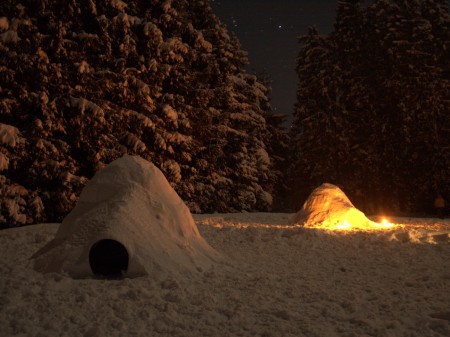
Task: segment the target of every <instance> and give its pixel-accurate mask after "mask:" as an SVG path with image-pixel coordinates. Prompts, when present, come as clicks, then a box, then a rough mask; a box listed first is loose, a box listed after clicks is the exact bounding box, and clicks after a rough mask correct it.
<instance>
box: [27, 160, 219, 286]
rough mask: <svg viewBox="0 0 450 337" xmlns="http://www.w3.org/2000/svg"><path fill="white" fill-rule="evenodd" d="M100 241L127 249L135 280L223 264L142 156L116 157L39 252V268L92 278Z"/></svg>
mask: <svg viewBox="0 0 450 337" xmlns="http://www.w3.org/2000/svg"><path fill="white" fill-rule="evenodd" d="M100 240H115V241H117V242H119V243H120V244H122V245H123V246H124V247H125V248H126V250H127V252H128V255H129V263H128V270H127V273H126V275H127V276H130V277H134V276H142V275H151V276H152V277H153V278H163V277H165V275H166V273H168V272H170V273H183V272H186V271H187V272H194V273H196V272H198V270H203V269H206V270H207V269H210V268H211V267H212V266H213V265H214V263H215V262H216V261H219V260H220V257H219V254H218V253H217V252H216V251H214V249H212V248H211V247H210V246H209V245H208V244H207V243H206V241H205V240H204V239H203V238H202V237H201V235H200V233H199V232H198V229H197V227H196V225H195V223H194V220H193V219H192V215H191V213H190V212H189V209H188V208H187V206H186V205H185V204H184V203H183V201H182V200H181V199H180V197H179V196H178V194H177V193H176V192H175V191H174V189H173V188H172V187H171V186H170V184H169V183H168V181H167V180H166V178H165V177H164V175H163V174H162V172H161V171H160V170H159V169H158V168H157V167H156V166H154V165H153V164H151V163H150V162H148V161H146V160H144V159H142V158H140V157H138V156H124V157H122V158H120V159H117V160H115V161H114V162H112V163H111V164H109V165H108V166H107V167H106V168H104V169H103V170H101V171H99V172H98V173H97V174H96V175H95V176H94V178H93V179H92V180H91V181H90V182H89V183H88V184H87V185H86V187H85V188H84V189H83V191H82V193H81V195H80V199H79V201H78V203H77V205H76V206H75V208H74V209H73V210H72V212H70V213H69V214H68V215H67V217H66V218H64V220H63V222H62V224H61V226H60V227H59V229H58V232H57V233H56V235H55V238H54V239H53V240H52V241H50V242H49V243H48V244H47V245H46V246H45V247H43V248H42V249H41V250H39V251H38V252H37V253H36V254H35V256H34V257H35V259H36V263H35V268H36V270H37V271H41V272H47V273H48V272H67V273H68V274H70V275H71V276H72V277H76V278H81V277H92V276H93V275H92V270H91V265H90V263H89V253H90V250H91V247H92V246H93V245H94V244H95V243H97V242H99V241H100Z"/></svg>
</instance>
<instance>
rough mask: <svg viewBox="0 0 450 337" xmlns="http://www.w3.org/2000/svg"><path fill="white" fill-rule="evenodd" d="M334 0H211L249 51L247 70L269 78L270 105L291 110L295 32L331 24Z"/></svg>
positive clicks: (325, 28)
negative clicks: (313, 26) (270, 88)
mask: <svg viewBox="0 0 450 337" xmlns="http://www.w3.org/2000/svg"><path fill="white" fill-rule="evenodd" d="M336 3H337V2H336V0H321V1H317V0H245V1H235V0H211V4H212V6H213V9H214V11H215V13H216V14H217V15H218V16H219V18H220V19H221V21H222V22H224V23H225V24H226V25H227V27H228V29H229V30H230V31H232V32H234V33H235V34H236V35H237V36H238V38H239V40H240V41H241V44H242V48H243V49H244V50H246V51H248V53H249V61H250V65H249V66H248V71H250V72H256V73H264V74H266V75H268V76H269V77H270V78H271V80H272V83H271V87H272V94H271V96H272V108H273V109H274V110H277V111H280V112H283V113H286V114H291V113H292V111H293V106H294V103H295V101H296V90H297V83H298V78H297V74H296V73H295V66H296V64H295V63H296V58H297V53H298V49H299V46H298V40H297V38H298V36H300V35H302V34H306V33H307V32H308V26H311V25H316V26H317V28H318V30H319V32H320V33H324V34H325V33H329V32H330V31H331V30H332V28H333V23H334V19H335V10H336Z"/></svg>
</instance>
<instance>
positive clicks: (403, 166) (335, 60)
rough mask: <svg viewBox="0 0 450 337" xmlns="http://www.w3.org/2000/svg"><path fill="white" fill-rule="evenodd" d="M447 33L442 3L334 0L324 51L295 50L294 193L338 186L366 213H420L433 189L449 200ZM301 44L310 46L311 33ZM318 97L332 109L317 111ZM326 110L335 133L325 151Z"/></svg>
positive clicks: (447, 22)
mask: <svg viewBox="0 0 450 337" xmlns="http://www.w3.org/2000/svg"><path fill="white" fill-rule="evenodd" d="M448 32H449V14H448V6H447V5H446V4H444V3H443V2H442V1H437V0H436V1H434V0H430V1H413V0H398V1H386V0H376V1H373V2H372V3H370V4H368V5H367V7H365V6H364V5H363V4H362V2H361V1H357V0H355V1H353V0H344V1H340V2H339V4H338V16H337V20H336V25H335V31H334V32H333V33H331V34H330V35H329V36H328V37H324V38H323V41H324V42H323V43H322V46H325V45H327V46H329V47H328V48H323V47H321V48H320V49H318V48H312V47H307V48H305V47H304V46H303V45H302V47H301V49H300V52H299V63H298V64H299V66H298V73H299V80H300V84H299V94H298V103H297V110H296V115H295V119H294V124H293V128H292V133H293V140H294V143H293V144H294V146H293V149H294V155H297V160H296V161H295V162H294V165H297V167H298V169H296V167H295V166H293V170H292V172H293V173H295V172H303V173H304V176H305V177H307V179H304V180H307V182H306V183H305V182H302V181H297V182H296V183H295V184H293V186H305V185H306V184H308V183H311V182H312V183H313V184H317V183H320V182H322V181H332V182H335V183H337V184H340V185H342V187H343V188H345V190H346V193H348V195H349V196H350V198H351V199H352V200H355V201H356V204H357V206H359V207H362V208H363V209H364V210H366V211H368V212H379V211H380V210H385V211H394V212H400V211H404V212H418V211H426V210H427V209H429V208H430V205H431V201H432V200H433V199H434V196H433V195H434V194H436V193H437V191H439V192H440V193H443V194H444V195H446V197H449V196H448V195H447V194H448V193H449V181H450V179H449V173H448V162H449V158H450V153H449V147H448V145H446V144H448V143H449V141H450V135H449V132H448V130H449V127H448V124H449V118H448V116H447V115H448V110H449V105H448V92H449V90H450V86H449V79H448V59H449V51H448V50H449V49H448V48H447V46H448V45H449V43H450V42H449V41H450V36H449V34H448ZM316 40H317V38H316ZM301 41H306V42H308V43H306V46H310V45H312V43H311V42H310V41H315V39H314V35H313V34H311V33H310V34H309V37H303V40H301ZM319 50H322V52H319V53H317V54H316V55H315V57H314V58H309V57H308V56H309V54H308V53H311V54H312V51H316V52H318V51H319ZM324 55H325V56H324ZM321 56H323V57H322V59H321V58H320V57H321ZM313 66H316V68H315V69H316V70H315V73H316V74H317V75H316V79H314V78H313V75H311V69H314V68H312V67H313ZM327 69H335V71H333V72H327ZM323 74H328V79H327V81H324V82H322V83H323V84H320V85H317V83H318V81H319V80H320V78H322V76H323ZM333 86H335V89H332V88H333ZM322 92H326V93H330V92H331V93H333V97H335V98H336V100H335V103H336V106H335V108H333V107H332V105H330V104H324V105H323V108H321V106H320V105H319V104H318V102H321V103H323V102H326V101H327V100H326V99H327V98H326V97H324V95H323V94H322ZM332 111H336V112H337V114H336V113H335V114H334V115H333V116H334V117H335V118H336V119H335V120H333V122H334V123H335V124H334V125H336V128H335V130H336V131H337V132H330V133H329V134H330V135H332V136H333V137H334V138H333V139H334V141H335V144H327V143H326V142H324V140H323V139H326V137H325V135H326V132H328V131H327V130H329V129H330V128H329V125H330V124H326V123H325V121H330V120H332V119H330V117H329V116H330V115H331V113H332ZM445 116H447V117H445ZM319 122H321V123H322V124H317V125H314V124H313V123H319ZM311 125H312V126H311ZM342 130H344V133H342ZM294 137H297V139H295V138H294ZM314 143H316V144H318V146H320V150H321V151H322V152H323V156H322V157H320V156H319V155H318V152H319V151H314V149H315V148H314V146H313V145H312V144H314ZM295 146H296V147H295ZM328 148H329V149H331V150H330V152H331V154H328V153H327V152H326V149H328ZM330 158H331V160H330ZM330 161H331V162H332V163H336V172H333V171H332V169H333V168H332V167H331V166H330V165H329V162H330ZM444 167H446V168H447V169H446V168H444ZM293 173H291V176H293ZM320 180H321V181H320ZM299 189H301V188H298V189H297V190H299Z"/></svg>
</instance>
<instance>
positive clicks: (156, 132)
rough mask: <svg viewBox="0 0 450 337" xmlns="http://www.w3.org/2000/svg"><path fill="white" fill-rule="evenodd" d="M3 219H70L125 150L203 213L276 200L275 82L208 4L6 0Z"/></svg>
mask: <svg viewBox="0 0 450 337" xmlns="http://www.w3.org/2000/svg"><path fill="white" fill-rule="evenodd" d="M0 50H1V53H0V79H1V86H0V102H1V103H0V180H1V188H0V202H1V209H0V223H1V224H2V225H3V226H5V225H7V226H13V225H20V224H27V223H35V222H37V221H59V220H61V218H62V217H64V215H65V214H67V212H68V211H70V209H71V208H72V207H73V205H74V204H75V202H76V200H77V198H78V195H79V193H80V191H81V189H82V188H83V186H84V185H85V183H86V181H87V180H88V179H89V178H91V177H92V176H93V174H94V173H95V172H96V171H98V170H99V169H101V168H102V167H104V166H105V165H106V164H108V163H109V162H111V161H112V160H114V159H116V158H118V157H121V156H122V155H124V154H137V155H140V156H142V157H143V158H145V159H147V160H150V161H152V162H154V163H155V164H156V165H157V166H158V167H160V168H161V169H162V170H163V172H164V173H165V174H166V176H167V178H168V179H169V181H170V182H171V183H172V184H173V186H174V187H175V188H176V190H177V191H178V193H179V194H180V195H181V196H182V197H183V198H184V199H185V201H186V202H187V203H188V204H189V205H190V207H191V209H192V210H193V211H196V212H204V211H232V210H238V211H239V210H256V209H258V210H266V209H268V208H269V207H270V205H271V196H270V193H269V191H271V186H270V184H273V182H274V179H272V171H271V165H272V164H271V159H270V157H269V156H268V154H267V146H266V144H265V142H264V139H265V137H266V134H267V129H266V123H265V115H266V113H267V112H268V111H269V110H270V107H269V105H268V98H267V89H266V88H265V87H264V85H262V84H261V83H260V82H259V81H258V79H257V78H255V76H253V75H250V74H247V73H246V72H245V71H244V70H243V69H244V65H245V64H246V63H247V59H246V53H245V52H243V51H242V50H241V48H240V46H239V43H238V41H237V40H236V38H235V37H232V36H229V34H228V32H227V30H226V27H225V26H224V25H223V24H222V23H221V22H220V21H219V19H218V18H217V17H216V16H215V15H214V13H213V12H212V9H211V6H210V4H209V2H208V1H203V0H194V1H187V0H165V1H153V0H150V1H138V0H131V1H121V0H69V1H63V2H60V1H56V0H39V1H31V0H24V1H20V2H19V1H15V0H5V1H2V2H1V4H0Z"/></svg>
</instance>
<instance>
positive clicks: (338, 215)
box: [291, 183, 391, 230]
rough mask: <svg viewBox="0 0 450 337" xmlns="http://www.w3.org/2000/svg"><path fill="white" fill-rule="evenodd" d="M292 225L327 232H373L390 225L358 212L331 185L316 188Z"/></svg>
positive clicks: (340, 191)
mask: <svg viewBox="0 0 450 337" xmlns="http://www.w3.org/2000/svg"><path fill="white" fill-rule="evenodd" d="M291 222H292V224H298V225H303V226H304V227H309V228H322V229H329V230H375V229H381V228H386V227H389V226H390V225H391V224H388V223H382V224H378V223H375V222H373V221H371V220H369V219H368V218H367V217H366V216H365V215H364V213H363V212H361V211H360V210H358V209H357V208H356V207H355V206H353V204H352V203H351V201H350V200H349V199H348V197H347V196H346V195H345V193H344V192H343V191H342V190H341V189H340V188H339V187H337V186H335V185H332V184H328V183H325V184H322V185H321V186H319V187H318V188H316V189H315V190H314V191H313V192H312V193H311V195H310V196H309V197H308V199H307V200H306V201H305V203H304V204H303V206H302V208H301V209H300V210H299V211H298V212H297V213H296V214H295V215H294V217H293V219H292V220H291Z"/></svg>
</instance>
